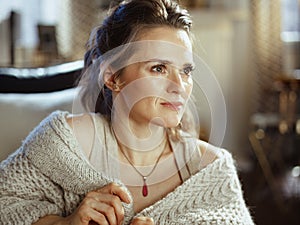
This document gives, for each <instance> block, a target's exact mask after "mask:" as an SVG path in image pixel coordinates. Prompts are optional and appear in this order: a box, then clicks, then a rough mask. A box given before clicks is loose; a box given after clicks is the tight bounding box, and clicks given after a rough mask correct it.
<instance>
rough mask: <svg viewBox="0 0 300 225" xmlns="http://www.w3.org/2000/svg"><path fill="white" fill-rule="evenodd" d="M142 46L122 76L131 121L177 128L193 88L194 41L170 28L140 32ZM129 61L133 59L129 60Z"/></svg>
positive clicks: (182, 31) (121, 81)
mask: <svg viewBox="0 0 300 225" xmlns="http://www.w3.org/2000/svg"><path fill="white" fill-rule="evenodd" d="M138 41H139V42H141V43H142V45H141V46H142V47H141V46H140V47H139V50H138V51H137V52H136V53H135V54H134V56H132V62H134V63H132V64H129V65H128V66H126V67H125V68H124V69H123V70H122V73H121V75H120V77H119V83H124V84H125V85H124V86H122V88H121V90H120V92H118V93H116V94H115V98H114V99H116V97H117V96H118V95H119V94H121V96H122V99H123V101H124V102H126V107H128V108H129V110H128V112H129V114H128V116H129V121H130V122H131V124H132V125H133V126H134V125H144V124H145V125H148V124H149V123H150V122H151V123H154V124H156V125H160V126H164V127H176V126H177V125H178V123H179V122H180V120H181V118H182V115H183V112H184V110H185V106H186V103H187V100H188V99H189V97H190V95H191V91H192V87H193V80H192V75H191V73H192V70H193V67H194V63H193V57H192V44H191V41H190V38H189V37H188V35H187V33H186V32H185V31H184V30H181V29H173V28H168V27H159V28H150V29H147V30H146V31H145V32H140V35H139V38H138ZM129 61H130V60H129Z"/></svg>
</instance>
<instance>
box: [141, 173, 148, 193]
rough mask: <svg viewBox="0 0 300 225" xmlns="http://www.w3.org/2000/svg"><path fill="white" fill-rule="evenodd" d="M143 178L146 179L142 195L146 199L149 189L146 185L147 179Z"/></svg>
mask: <svg viewBox="0 0 300 225" xmlns="http://www.w3.org/2000/svg"><path fill="white" fill-rule="evenodd" d="M143 178H144V185H143V191H142V193H143V196H144V197H147V195H148V187H147V184H146V179H147V177H143Z"/></svg>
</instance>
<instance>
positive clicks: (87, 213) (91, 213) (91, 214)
mask: <svg viewBox="0 0 300 225" xmlns="http://www.w3.org/2000/svg"><path fill="white" fill-rule="evenodd" d="M77 216H78V217H79V220H80V221H81V223H83V224H89V223H90V222H91V221H95V222H97V223H98V224H105V225H106V224H107V225H108V221H107V219H106V217H105V216H104V215H103V214H101V213H100V212H98V211H97V210H95V209H93V208H92V207H91V206H89V205H87V204H82V205H81V206H80V207H79V208H78V214H77ZM73 222H74V221H73ZM71 224H73V223H71Z"/></svg>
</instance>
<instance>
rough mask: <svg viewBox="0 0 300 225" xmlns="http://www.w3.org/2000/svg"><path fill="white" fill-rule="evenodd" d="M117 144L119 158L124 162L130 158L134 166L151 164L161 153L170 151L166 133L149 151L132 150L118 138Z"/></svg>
mask: <svg viewBox="0 0 300 225" xmlns="http://www.w3.org/2000/svg"><path fill="white" fill-rule="evenodd" d="M118 145H119V151H120V153H121V154H119V156H120V160H122V161H123V162H125V163H128V160H130V162H131V163H132V164H134V165H135V166H153V165H154V164H155V163H156V161H157V159H158V157H160V155H161V154H162V155H165V154H168V153H169V151H170V147H169V142H168V139H167V135H166V134H165V135H164V136H163V139H162V140H161V142H160V143H158V144H157V145H156V146H154V148H153V149H151V150H149V151H143V150H141V151H139V150H136V149H134V150H133V149H131V148H129V147H127V146H125V145H124V144H122V143H121V142H120V141H119V140H118Z"/></svg>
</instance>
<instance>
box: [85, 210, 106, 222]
mask: <svg viewBox="0 0 300 225" xmlns="http://www.w3.org/2000/svg"><path fill="white" fill-rule="evenodd" d="M90 215H91V219H92V221H94V222H96V223H97V224H101V225H110V223H109V222H108V221H107V219H106V217H105V215H103V214H101V213H100V212H97V211H91V212H90ZM89 224H90V223H89ZM92 224H93V223H92Z"/></svg>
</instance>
